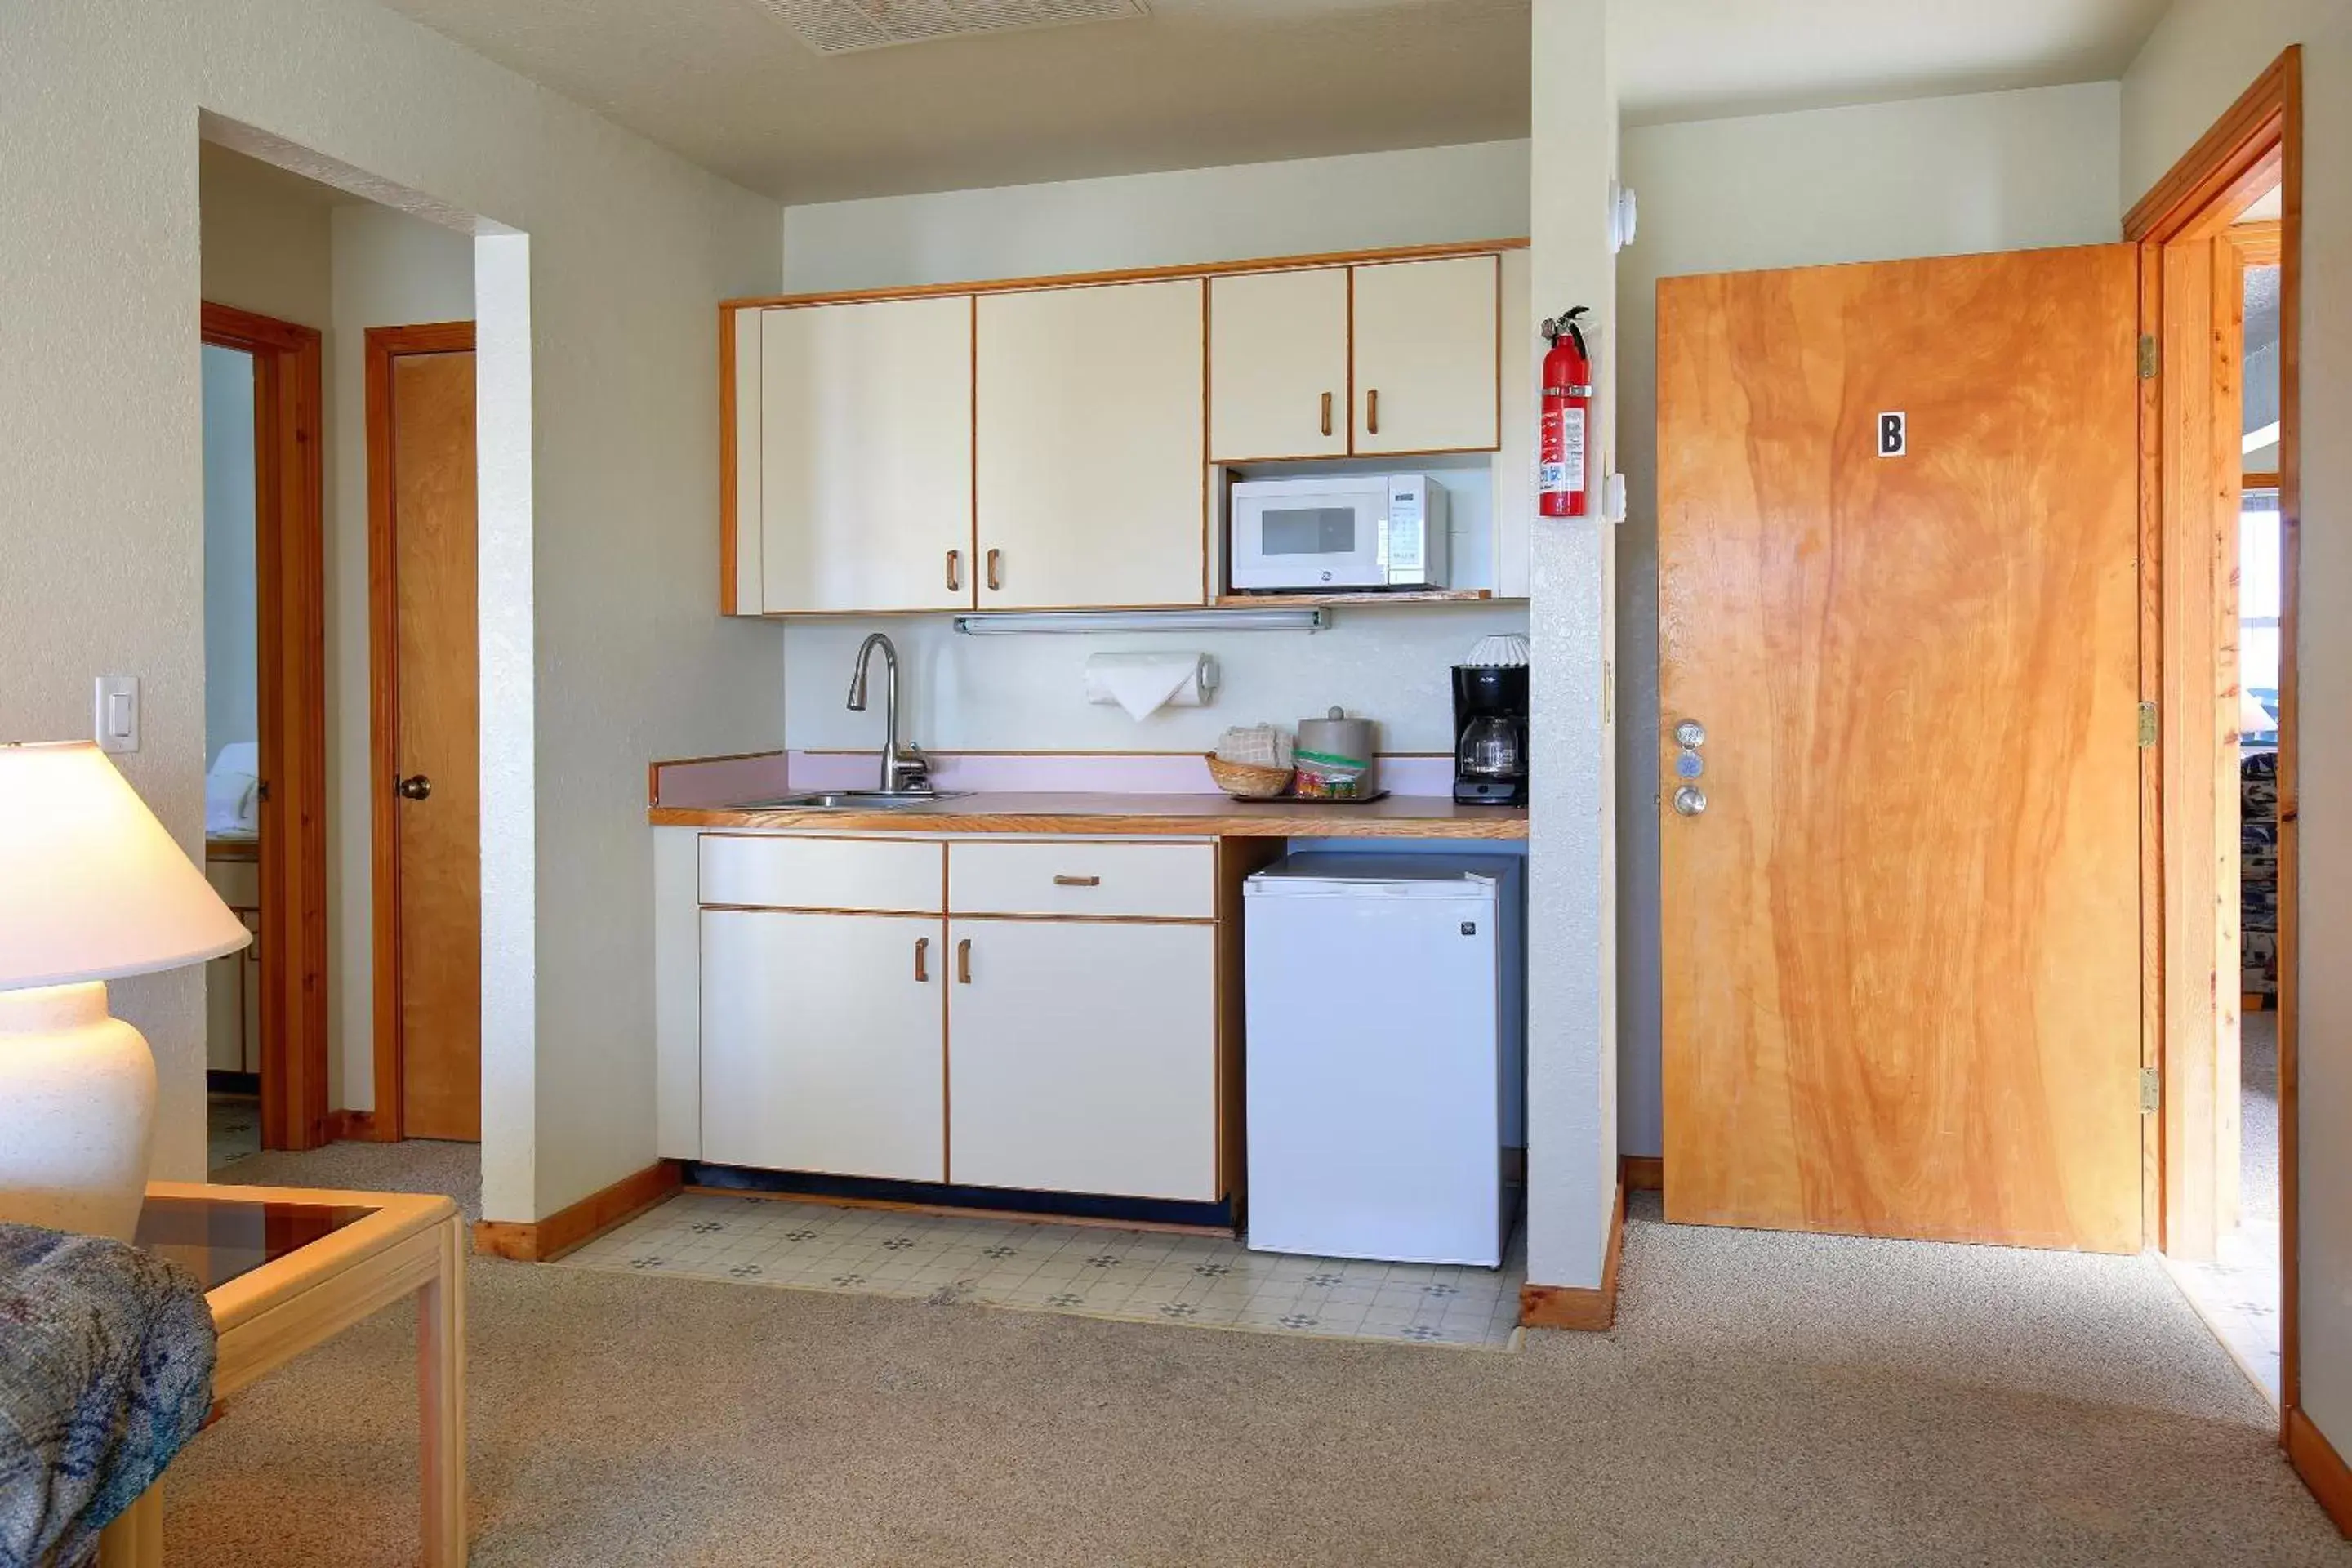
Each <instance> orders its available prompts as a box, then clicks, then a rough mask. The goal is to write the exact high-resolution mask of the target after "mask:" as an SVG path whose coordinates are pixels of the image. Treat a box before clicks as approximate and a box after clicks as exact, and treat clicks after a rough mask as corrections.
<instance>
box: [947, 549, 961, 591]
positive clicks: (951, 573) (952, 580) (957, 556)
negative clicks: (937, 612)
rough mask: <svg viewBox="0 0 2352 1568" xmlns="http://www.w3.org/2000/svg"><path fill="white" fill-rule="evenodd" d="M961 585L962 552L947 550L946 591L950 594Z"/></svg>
mask: <svg viewBox="0 0 2352 1568" xmlns="http://www.w3.org/2000/svg"><path fill="white" fill-rule="evenodd" d="M962 586H963V552H962V551H961V550H950V551H949V552H948V592H949V593H950V594H952V593H954V592H956V591H957V590H958V589H960V588H961V587H962Z"/></svg>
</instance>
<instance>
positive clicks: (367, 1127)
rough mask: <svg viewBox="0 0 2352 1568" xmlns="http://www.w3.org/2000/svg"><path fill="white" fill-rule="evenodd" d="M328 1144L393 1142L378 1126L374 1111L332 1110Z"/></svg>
mask: <svg viewBox="0 0 2352 1568" xmlns="http://www.w3.org/2000/svg"><path fill="white" fill-rule="evenodd" d="M327 1142H330V1143H347V1142H348V1143H388V1142H392V1140H391V1138H390V1137H389V1136H387V1135H386V1134H385V1133H384V1131H383V1129H382V1128H381V1127H379V1126H378V1125H377V1123H376V1119H375V1112H374V1111H373V1110H331V1111H329V1112H328V1113H327Z"/></svg>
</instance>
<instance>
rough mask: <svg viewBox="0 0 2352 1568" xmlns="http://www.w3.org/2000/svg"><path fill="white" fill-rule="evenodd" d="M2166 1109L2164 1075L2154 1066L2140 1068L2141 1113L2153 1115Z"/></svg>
mask: <svg viewBox="0 0 2352 1568" xmlns="http://www.w3.org/2000/svg"><path fill="white" fill-rule="evenodd" d="M2163 1109H2164V1075H2163V1074H2162V1073H2160V1072H2158V1071H2157V1070H2156V1069H2155V1068H2140V1069H2139V1113H2140V1114H2141V1115H2142V1116H2153V1115H2155V1114H2156V1113H2157V1112H2158V1110H2163Z"/></svg>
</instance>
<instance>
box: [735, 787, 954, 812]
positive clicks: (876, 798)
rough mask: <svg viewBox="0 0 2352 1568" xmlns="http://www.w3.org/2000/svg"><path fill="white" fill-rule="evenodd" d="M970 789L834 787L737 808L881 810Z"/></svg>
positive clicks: (745, 803)
mask: <svg viewBox="0 0 2352 1568" xmlns="http://www.w3.org/2000/svg"><path fill="white" fill-rule="evenodd" d="M969 794H971V791H969V790H946V789H941V790H930V789H920V790H909V789H833V790H817V791H814V792H813V793H810V794H807V795H776V796H773V797H772V798H770V799H767V800H746V801H739V802H737V803H736V805H735V806H734V809H735V810H737V811H877V810H892V809H895V808H897V807H899V806H907V805H922V804H923V803H924V802H925V801H928V800H957V799H961V797H962V796H964V795H969Z"/></svg>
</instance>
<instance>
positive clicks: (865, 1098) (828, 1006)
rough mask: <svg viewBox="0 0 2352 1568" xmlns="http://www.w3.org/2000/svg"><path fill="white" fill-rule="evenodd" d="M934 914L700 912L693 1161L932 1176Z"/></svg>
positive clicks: (941, 1105)
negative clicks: (697, 1129) (697, 1125)
mask: <svg viewBox="0 0 2352 1568" xmlns="http://www.w3.org/2000/svg"><path fill="white" fill-rule="evenodd" d="M944 936H945V931H944V930H943V928H942V925H941V922H940V920H939V919H938V917H936V916H922V917H918V916H898V915H846V914H811V913H803V912H800V911H795V910H703V911H702V1158H704V1159H705V1160H709V1161H712V1162H714V1163H719V1164H722V1165H755V1166H761V1167H763V1168H766V1169H770V1170H779V1171H816V1172H823V1173H827V1174H831V1175H839V1176H873V1177H879V1178H883V1179H888V1180H898V1181H908V1182H937V1181H941V1180H943V1179H944V1178H945V1175H946V1168H945V1156H946V1152H945V1148H944V1137H945V1130H946V1103H945V1100H944V1094H945V1090H946V1078H945V1062H944V1060H943V1058H942V1054H941V1051H942V1033H941V1031H942V1026H943V1019H942V1014H941V1011H940V1009H941V998H940V993H941V988H942V987H943V985H944V984H945V983H946V964H945V963H944V958H945V954H944V952H942V949H943V946H944V940H943V939H944Z"/></svg>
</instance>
